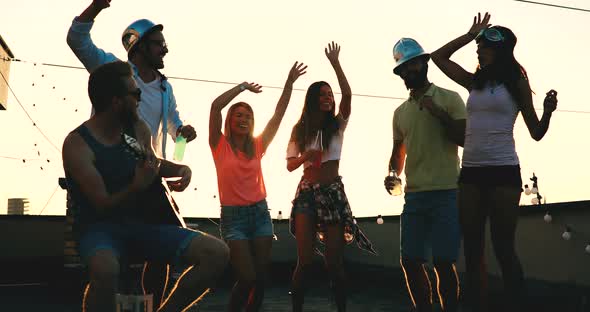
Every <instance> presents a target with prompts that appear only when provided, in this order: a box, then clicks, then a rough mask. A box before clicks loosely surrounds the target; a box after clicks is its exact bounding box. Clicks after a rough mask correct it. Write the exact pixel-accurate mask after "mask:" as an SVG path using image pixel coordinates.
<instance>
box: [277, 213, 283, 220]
mask: <svg viewBox="0 0 590 312" xmlns="http://www.w3.org/2000/svg"><path fill="white" fill-rule="evenodd" d="M277 220H279V221H280V220H283V212H281V211H279V214H278V215H277Z"/></svg>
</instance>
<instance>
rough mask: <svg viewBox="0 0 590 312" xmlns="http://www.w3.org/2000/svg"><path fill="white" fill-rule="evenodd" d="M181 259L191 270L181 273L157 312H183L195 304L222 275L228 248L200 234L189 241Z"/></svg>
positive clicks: (220, 242)
mask: <svg viewBox="0 0 590 312" xmlns="http://www.w3.org/2000/svg"><path fill="white" fill-rule="evenodd" d="M183 257H184V259H185V260H186V261H187V262H188V263H192V264H193V266H191V267H190V268H188V269H187V270H186V271H184V273H183V274H182V276H181V277H180V279H179V280H178V282H177V283H176V285H175V286H174V289H172V291H171V293H170V295H169V296H168V298H166V300H165V301H164V303H163V304H162V306H161V307H160V309H159V310H158V311H159V312H168V311H170V312H178V311H183V310H184V309H186V308H187V307H188V306H190V305H192V304H193V303H194V302H196V301H198V298H200V297H201V295H202V294H203V293H204V292H205V291H207V290H208V288H209V287H211V286H213V284H214V282H215V280H216V279H217V278H218V277H219V276H220V275H221V274H222V273H223V270H224V269H225V266H226V265H227V262H228V260H229V248H228V247H227V245H226V244H225V243H224V242H222V241H221V240H219V239H217V238H215V237H213V236H210V235H206V234H203V235H200V236H198V237H195V238H194V239H193V240H192V241H191V243H190V244H189V247H188V248H187V250H186V251H185V253H184V255H183ZM197 265H198V266H199V267H198V268H197Z"/></svg>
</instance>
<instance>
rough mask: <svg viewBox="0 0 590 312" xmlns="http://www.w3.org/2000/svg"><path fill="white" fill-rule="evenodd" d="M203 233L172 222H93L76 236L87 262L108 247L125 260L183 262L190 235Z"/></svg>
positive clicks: (190, 239) (82, 255) (82, 256)
mask: <svg viewBox="0 0 590 312" xmlns="http://www.w3.org/2000/svg"><path fill="white" fill-rule="evenodd" d="M199 235H206V234H204V233H202V232H199V231H194V230H190V229H185V228H181V227H179V226H176V225H162V224H143V223H131V224H129V223H126V224H121V223H107V222H102V223H95V224H92V225H89V226H88V227H87V228H86V230H85V231H84V232H83V233H81V235H80V239H79V241H80V244H79V251H80V258H81V259H82V261H83V262H84V263H88V260H89V258H90V257H92V256H94V255H95V254H96V252H97V251H98V250H104V249H109V250H112V251H113V253H114V254H115V255H116V256H117V257H118V258H119V259H120V260H121V258H123V259H124V260H125V261H146V260H147V261H158V262H164V263H169V264H175V265H178V264H183V262H182V255H183V253H184V251H185V250H186V248H188V246H189V244H190V242H191V241H192V240H193V238H195V237H197V236H199Z"/></svg>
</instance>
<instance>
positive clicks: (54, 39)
mask: <svg viewBox="0 0 590 312" xmlns="http://www.w3.org/2000/svg"><path fill="white" fill-rule="evenodd" d="M0 1H2V4H3V5H2V8H3V10H2V13H1V16H0V35H1V36H2V37H3V38H4V40H5V41H6V43H7V44H8V46H9V47H10V49H11V50H12V52H13V53H14V54H15V57H16V58H18V59H20V60H22V61H21V62H12V63H11V69H10V79H9V80H10V81H9V83H10V86H11V88H12V90H13V91H14V94H15V95H16V97H15V96H14V95H12V94H9V96H8V106H9V108H8V110H7V111H0V133H2V146H3V147H2V149H1V151H0V172H2V179H0V214H3V213H6V208H5V207H6V202H7V198H13V197H26V198H29V199H30V201H31V209H30V211H29V213H30V214H34V215H39V214H41V215H63V214H64V213H65V195H66V194H65V192H64V191H62V190H61V189H57V178H58V177H61V176H63V175H64V174H63V168H62V163H61V154H60V150H61V145H62V143H63V140H64V138H65V136H66V135H67V133H68V132H69V131H71V130H72V129H74V128H75V127H76V126H78V125H79V124H81V123H82V122H84V121H85V120H86V119H87V118H88V117H89V115H90V102H89V100H88V98H87V95H86V85H87V80H88V73H87V72H86V71H85V70H79V69H71V68H63V67H56V66H48V65H43V64H59V65H67V66H81V65H80V63H79V61H78V60H77V58H76V57H75V56H74V54H73V53H72V52H71V51H70V49H69V47H68V46H67V44H66V42H65V38H66V34H67V31H68V28H69V26H70V24H71V21H72V19H73V18H74V17H75V16H76V15H78V14H79V13H80V12H82V11H83V10H84V9H85V8H86V6H87V5H88V4H89V3H90V1H70V0H54V1H39V0H20V1H8V0H0ZM550 3H553V4H557V5H562V6H572V7H579V8H584V9H590V4H588V3H587V1H582V0H578V1H558V0H553V1H552V2H550ZM486 11H487V12H490V13H491V15H492V18H491V23H492V24H498V25H503V26H507V27H509V28H511V29H512V30H513V31H514V33H515V34H516V36H517V37H518V44H517V46H516V50H515V54H516V57H517V59H518V60H519V62H520V63H521V64H522V65H523V66H524V67H525V68H526V70H527V71H528V74H529V77H530V83H531V86H532V88H533V90H534V91H535V94H534V95H533V100H534V105H535V107H536V108H537V109H538V110H537V114H538V115H539V116H540V115H541V113H542V101H543V97H544V95H545V93H546V92H547V91H548V90H549V89H555V90H557V91H558V99H559V104H558V111H557V112H555V113H554V114H553V118H552V120H551V126H550V129H549V132H548V133H547V135H546V136H545V137H544V138H543V140H542V141H540V142H536V141H534V140H533V139H532V138H531V137H530V135H529V133H528V130H527V129H526V126H525V124H524V122H523V120H522V117H520V116H519V117H518V119H517V123H516V125H515V140H516V148H517V152H518V155H519V158H520V162H521V170H522V171H521V172H522V177H523V181H524V182H525V183H527V182H530V181H528V179H529V178H530V177H531V176H532V174H533V172H534V173H535V174H536V175H537V176H538V178H539V191H540V193H541V195H542V196H544V198H545V199H546V200H547V202H548V203H551V202H562V201H576V200H587V199H589V198H588V197H589V194H590V192H588V190H587V186H586V185H587V178H588V177H589V176H590V168H589V166H587V165H586V163H587V154H588V151H589V148H588V139H587V135H588V133H590V108H589V107H588V105H587V97H586V96H585V94H584V91H583V90H584V89H585V88H587V75H586V73H587V72H589V71H590V63H589V62H588V53H589V51H590V43H589V41H588V39H587V38H588V34H587V30H588V29H590V15H589V14H590V13H587V12H581V11H574V10H567V9H560V8H555V7H548V6H540V5H534V4H528V3H523V2H517V1H511V0H494V1H484V0H447V1H436V0H429V1H403V2H402V1H387V0H383V1H381V0H375V1H349V0H338V1H336V0H334V1H332V0H329V1H308V0H300V1H296V2H293V1H289V2H287V1H270V0H262V1H255V2H243V1H226V0H220V1H190V0H169V1H166V2H162V1H156V0H143V1H139V0H127V1H123V0H113V1H112V3H111V7H110V8H108V9H106V10H104V11H103V12H102V13H101V14H100V15H99V16H98V18H97V19H96V23H95V26H94V28H93V31H92V36H93V39H94V41H95V43H96V44H97V45H98V46H99V47H102V48H103V49H105V50H107V51H110V52H113V53H114V54H115V55H117V56H119V57H120V58H124V57H125V52H124V49H123V46H122V44H121V40H120V36H121V33H122V32H123V30H124V29H125V27H126V26H127V25H129V24H130V23H131V22H132V21H134V20H136V19H139V18H148V19H151V20H153V21H155V22H157V23H162V24H163V25H164V32H163V33H164V36H165V38H166V41H167V43H168V46H169V50H170V51H169V53H168V55H167V56H166V57H165V59H164V62H165V66H166V67H165V69H164V70H163V72H164V73H165V74H166V75H167V76H169V77H182V78H191V79H197V80H206V81H217V82H229V83H230V84H223V83H213V82H206V81H189V80H181V79H174V78H171V80H170V81H171V83H172V85H173V88H174V92H175V95H176V99H177V103H178V106H179V111H180V112H181V118H182V119H183V120H185V122H186V123H188V124H191V125H193V126H194V127H195V128H196V130H197V135H198V137H197V139H196V140H195V141H193V142H191V143H189V144H188V146H187V150H186V153H185V158H184V160H183V163H185V164H187V165H189V166H190V167H191V169H192V172H193V178H192V181H191V185H190V186H189V187H188V188H187V190H186V191H185V192H183V193H175V195H174V196H175V198H176V199H177V201H178V202H179V205H180V207H181V212H182V214H183V215H184V216H194V217H217V216H219V198H218V197H217V180H216V175H215V168H214V165H213V160H212V157H211V152H210V150H209V147H208V143H207V135H208V129H207V127H208V116H209V108H210V105H211V102H212V101H213V100H214V99H215V98H216V97H217V96H218V95H219V94H221V93H223V92H224V91H226V90H227V89H229V88H231V87H232V86H233V85H234V84H237V83H240V82H242V81H249V82H257V83H259V84H261V85H263V86H265V87H263V92H262V93H260V94H252V93H247V92H244V93H242V94H241V95H240V96H239V97H238V98H236V101H237V100H240V101H246V102H248V103H250V104H251V105H252V107H253V109H254V112H255V117H256V130H255V133H259V132H260V131H262V129H263V127H264V125H265V124H266V122H267V121H268V119H269V118H270V116H271V115H272V113H273V111H274V107H275V105H276V102H277V100H278V98H279V96H280V93H281V90H279V89H274V88H269V87H281V86H283V84H284V81H285V79H286V77H287V73H288V71H289V69H290V67H291V66H292V64H293V63H294V62H295V61H300V62H304V63H305V64H307V65H308V66H309V68H308V72H307V74H306V75H304V76H303V77H301V78H300V79H299V80H297V82H296V83H295V88H296V89H298V90H296V91H294V92H293V95H292V97H291V102H290V104H289V107H288V110H287V113H286V115H285V117H284V119H283V122H282V124H281V127H280V129H279V132H278V134H277V136H276V137H275V139H274V141H273V142H272V144H271V145H270V147H269V149H268V151H267V154H266V156H265V157H264V158H263V162H262V166H263V173H264V178H265V181H266V187H267V193H268V197H267V200H268V202H269V208H270V209H271V215H272V216H273V217H275V216H276V214H277V213H278V211H282V212H283V215H286V214H288V213H289V212H290V208H291V200H292V199H293V196H294V194H295V189H296V187H297V183H298V181H299V179H300V177H301V174H302V170H301V169H298V170H296V171H294V172H288V171H287V169H286V160H285V152H286V147H287V143H288V139H289V134H290V130H291V127H292V126H293V124H294V123H295V122H296V121H297V119H298V118H299V116H300V114H301V109H302V107H303V101H304V96H305V91H304V90H306V89H307V87H308V86H309V85H310V84H311V83H313V82H314V81H318V80H325V81H327V82H329V83H330V84H331V85H332V87H333V88H334V91H336V92H338V91H339V88H338V83H337V80H336V75H335V74H334V72H333V70H332V68H331V66H330V64H329V62H328V60H327V58H326V57H325V55H324V48H325V47H326V46H327V44H328V43H329V42H331V41H332V40H333V41H335V42H337V43H339V44H340V45H341V47H342V48H341V52H340V62H341V64H342V67H343V69H344V72H345V74H346V75H347V78H348V81H349V83H350V85H351V88H352V91H353V93H354V94H355V95H354V96H353V99H352V115H351V119H350V122H349V125H348V128H347V130H346V132H345V140H344V147H343V152H342V159H341V162H340V174H341V175H342V176H343V181H344V184H345V187H346V191H347V194H348V197H349V200H350V202H351V207H352V211H353V213H354V214H355V215H356V216H360V217H362V216H376V215H379V214H381V215H396V214H399V213H400V212H401V209H402V207H403V197H402V196H397V197H393V196H390V195H389V194H387V193H386V192H385V190H384V188H383V178H384V177H385V175H386V173H387V172H386V168H387V162H388V160H389V157H390V154H391V147H392V130H391V129H392V127H391V120H392V117H393V112H394V110H395V108H396V107H398V106H399V105H400V104H401V103H402V102H403V99H405V98H407V96H408V91H407V90H406V88H405V86H404V84H403V81H402V80H401V79H400V78H399V77H397V76H395V75H393V73H392V68H393V66H394V61H393V57H392V48H393V45H394V44H395V42H396V41H397V40H398V39H400V38H401V37H411V38H414V39H416V40H418V42H420V43H421V45H422V46H423V47H424V49H425V50H426V51H433V50H435V49H437V48H439V47H440V46H442V45H443V44H445V43H447V42H448V41H450V40H452V39H454V38H456V37H457V36H459V35H461V34H463V33H465V32H467V31H468V30H469V28H470V26H471V23H472V20H473V16H474V15H476V14H477V12H482V13H483V12H486ZM475 48H476V47H475V44H474V43H471V44H469V45H467V46H466V47H464V48H463V49H461V50H459V51H458V52H457V53H455V55H453V58H452V59H453V60H455V61H456V62H457V63H459V64H460V65H462V66H463V67H464V68H466V69H468V70H473V69H475V67H476V65H477V59H476V53H475ZM429 79H430V81H432V82H434V83H435V84H437V85H439V86H441V87H444V88H448V89H451V90H455V91H457V92H459V94H460V95H461V96H462V98H463V100H464V101H466V100H467V96H468V94H467V92H466V91H465V90H464V89H463V88H462V87H460V86H459V85H457V84H455V83H454V82H453V81H451V80H449V79H448V78H447V77H446V76H444V75H443V74H442V73H441V72H440V70H439V69H438V68H437V67H436V66H435V65H434V64H433V63H432V62H431V63H430V67H429ZM0 83H4V82H3V81H2V80H0ZM365 95H372V96H365ZM17 98H18V100H19V101H20V103H21V104H22V107H21V106H20V105H19V102H18V101H17ZM336 100H337V103H338V102H339V94H337V95H336ZM25 111H26V112H27V113H25ZM26 114H28V115H29V116H30V117H31V118H32V119H33V121H34V122H35V125H36V126H37V127H38V128H39V129H41V130H42V133H41V132H40V131H38V130H37V128H35V127H34V126H33V123H32V122H31V121H30V120H29V119H28V117H27V115H26ZM224 116H225V111H224ZM44 136H46V137H47V138H48V139H45V137H44ZM172 149H173V146H169V150H168V155H172ZM461 152H462V151H461V150H460V151H459V153H460V154H461ZM11 157H12V158H15V159H11ZM22 159H26V162H23V161H22ZM41 168H42V169H41ZM402 178H403V175H402ZM531 199H532V196H525V195H524V194H523V196H522V199H521V204H530V200H531Z"/></svg>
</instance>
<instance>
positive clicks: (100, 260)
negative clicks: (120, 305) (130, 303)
mask: <svg viewBox="0 0 590 312" xmlns="http://www.w3.org/2000/svg"><path fill="white" fill-rule="evenodd" d="M88 270H89V273H90V282H89V284H88V286H87V287H86V290H85V291H84V299H83V302H82V310H83V311H87V312H95V311H100V312H108V311H112V312H114V311H115V309H116V307H115V293H116V291H117V286H118V280H119V272H120V267H119V261H118V260H117V257H116V256H115V255H114V254H113V252H112V251H111V250H108V249H104V250H99V251H97V252H96V254H95V255H94V256H92V257H91V258H90V261H89V264H88Z"/></svg>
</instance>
